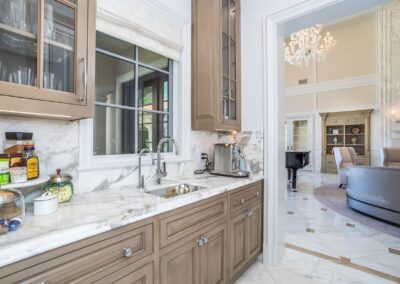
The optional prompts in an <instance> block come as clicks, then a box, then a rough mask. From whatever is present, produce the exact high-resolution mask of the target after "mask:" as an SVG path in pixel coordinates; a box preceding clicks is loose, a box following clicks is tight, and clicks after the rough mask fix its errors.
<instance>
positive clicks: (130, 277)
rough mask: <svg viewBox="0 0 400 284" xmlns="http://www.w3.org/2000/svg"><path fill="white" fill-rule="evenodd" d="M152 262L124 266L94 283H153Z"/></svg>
mask: <svg viewBox="0 0 400 284" xmlns="http://www.w3.org/2000/svg"><path fill="white" fill-rule="evenodd" d="M153 273H154V264H153V262H151V263H149V264H147V265H145V266H143V267H140V268H138V269H134V268H132V267H131V266H128V267H125V268H123V269H121V270H118V271H116V272H114V273H113V274H111V275H108V276H107V277H105V278H103V279H101V280H100V281H98V282H95V283H96V284H109V283H114V284H153V283H154V277H153Z"/></svg>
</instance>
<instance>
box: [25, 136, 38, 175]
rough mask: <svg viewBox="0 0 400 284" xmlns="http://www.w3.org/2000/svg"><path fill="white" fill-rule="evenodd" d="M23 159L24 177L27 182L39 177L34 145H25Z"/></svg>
mask: <svg viewBox="0 0 400 284" xmlns="http://www.w3.org/2000/svg"><path fill="white" fill-rule="evenodd" d="M23 159H24V161H25V163H24V164H25V165H26V177H27V178H28V180H31V179H35V178H38V177H39V158H38V156H37V155H36V152H35V146H34V145H29V144H27V145H25V148H24V154H23Z"/></svg>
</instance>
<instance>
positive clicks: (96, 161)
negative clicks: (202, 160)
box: [78, 154, 191, 172]
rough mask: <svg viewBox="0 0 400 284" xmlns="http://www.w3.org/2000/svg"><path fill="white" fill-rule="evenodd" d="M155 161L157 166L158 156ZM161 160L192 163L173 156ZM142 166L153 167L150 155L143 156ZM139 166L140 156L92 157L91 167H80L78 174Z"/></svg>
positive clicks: (169, 155)
mask: <svg viewBox="0 0 400 284" xmlns="http://www.w3.org/2000/svg"><path fill="white" fill-rule="evenodd" d="M153 158H154V159H155V162H154V165H156V163H157V161H156V158H157V154H153ZM161 160H162V161H163V162H166V163H167V164H168V163H185V162H190V161H191V159H189V158H188V157H181V156H175V155H173V154H166V155H161ZM142 165H143V166H150V165H152V158H151V157H150V155H149V154H146V156H142ZM137 166H139V155H138V154H135V155H115V156H95V157H92V160H91V163H90V166H87V167H79V168H78V172H91V171H98V170H107V169H123V168H129V167H137Z"/></svg>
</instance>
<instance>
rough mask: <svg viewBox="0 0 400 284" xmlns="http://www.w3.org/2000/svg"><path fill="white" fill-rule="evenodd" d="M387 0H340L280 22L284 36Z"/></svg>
mask: <svg viewBox="0 0 400 284" xmlns="http://www.w3.org/2000/svg"><path fill="white" fill-rule="evenodd" d="M388 1H389V0H343V1H342V2H340V3H338V4H336V5H334V6H333V7H327V8H324V9H321V10H319V11H316V12H314V13H312V14H307V15H304V16H302V17H299V18H296V19H293V20H291V21H289V22H287V23H283V24H281V26H280V28H281V29H282V31H283V33H284V34H285V36H289V35H290V33H292V32H296V31H299V30H302V29H305V28H308V27H311V26H314V25H316V24H330V23H333V22H339V21H340V19H342V18H343V19H346V18H349V17H351V16H352V15H354V14H359V13H361V12H363V11H367V10H371V9H373V8H374V7H377V6H379V5H382V4H384V3H385V2H388Z"/></svg>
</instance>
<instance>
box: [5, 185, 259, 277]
mask: <svg viewBox="0 0 400 284" xmlns="http://www.w3.org/2000/svg"><path fill="white" fill-rule="evenodd" d="M262 187H263V183H262V182H258V183H253V184H250V185H248V186H245V187H241V188H239V189H237V190H234V191H232V192H231V193H223V194H221V195H218V196H216V197H212V198H209V199H206V200H203V201H200V202H196V203H194V204H190V205H187V206H184V207H182V208H179V209H176V210H173V211H169V212H166V213H163V214H160V215H158V216H155V217H152V218H149V219H146V220H143V221H139V222H136V223H133V224H130V225H127V226H124V227H121V228H116V229H114V230H111V231H109V232H106V233H103V234H100V235H97V236H94V237H91V238H87V239H84V240H82V241H79V242H76V243H72V244H69V245H66V246H64V247H61V248H58V249H54V250H52V251H49V252H46V253H43V254H39V255H37V256H34V257H32V258H28V259H25V260H22V261H20V262H17V263H14V264H11V265H8V266H6V267H2V268H0V283H1V284H3V283H5V284H9V283H34V284H36V283H48V284H52V283H53V284H54V283H57V284H58V283H107V284H108V283H129V284H139V283H140V284H230V283H233V282H234V281H235V280H236V279H237V278H238V277H239V276H240V274H241V273H243V272H244V270H245V269H246V268H247V267H248V266H249V265H250V264H251V263H252V262H253V261H254V260H255V259H256V258H257V256H258V255H259V254H260V253H261V251H262V233H263V230H262V228H263V227H262V219H263V217H262V216H263V214H262V212H263V207H262V192H263V191H262ZM242 198H243V199H244V200H245V201H244V202H240V205H238V206H233V207H232V206H230V205H231V202H236V201H235V200H237V199H238V200H242ZM194 220H196V221H195V222H194Z"/></svg>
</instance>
